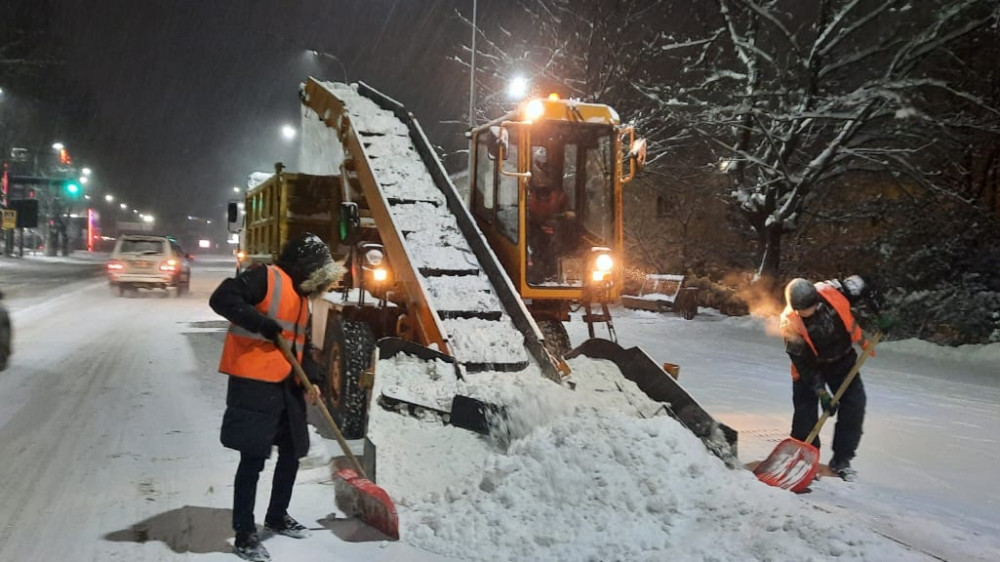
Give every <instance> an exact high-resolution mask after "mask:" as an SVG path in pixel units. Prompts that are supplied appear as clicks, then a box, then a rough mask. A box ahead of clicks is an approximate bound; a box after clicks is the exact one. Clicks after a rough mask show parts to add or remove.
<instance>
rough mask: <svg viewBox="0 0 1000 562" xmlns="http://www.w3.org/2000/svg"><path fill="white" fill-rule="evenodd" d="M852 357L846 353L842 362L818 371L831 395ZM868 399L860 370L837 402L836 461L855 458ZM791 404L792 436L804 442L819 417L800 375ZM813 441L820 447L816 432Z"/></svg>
mask: <svg viewBox="0 0 1000 562" xmlns="http://www.w3.org/2000/svg"><path fill="white" fill-rule="evenodd" d="M855 357H856V355H855V354H854V353H849V354H848V358H846V360H845V361H842V362H838V363H837V364H835V365H831V366H830V367H829V368H826V369H823V370H822V371H821V374H820V376H821V377H822V378H823V381H824V383H825V384H826V386H827V389H828V390H829V392H830V394H831V396H832V395H833V394H835V393H836V392H837V390H838V389H839V388H840V385H841V384H843V382H844V379H845V378H846V377H847V373H848V371H850V369H851V367H852V366H854V358H855ZM867 402H868V399H867V397H866V395H865V385H864V383H863V382H861V373H858V375H857V376H855V377H854V380H853V381H851V385H850V386H848V387H847V390H846V391H844V395H843V396H841V397H840V402H839V403H838V405H839V408H838V410H837V425H836V427H834V430H833V456H834V457H836V458H837V460H838V461H849V460H851V459H853V458H854V455H855V452H856V451H857V449H858V444H859V443H860V442H861V433H862V426H863V425H864V421H865V405H866V404H867ZM792 403H793V405H794V406H795V413H794V414H793V415H792V437H794V438H795V439H798V440H800V441H804V440H805V438H806V437H808V436H809V432H810V431H812V429H813V426H815V425H816V422H817V421H818V420H819V399H818V397H817V396H816V391H815V390H814V388H813V386H812V385H811V384H807V383H805V382H803V381H802V379H801V378H800V379H799V380H797V381H795V382H793V383H792ZM812 444H813V445H814V446H815V447H816V448H817V449H819V448H820V439H819V435H817V436H816V439H814V440H813V443H812Z"/></svg>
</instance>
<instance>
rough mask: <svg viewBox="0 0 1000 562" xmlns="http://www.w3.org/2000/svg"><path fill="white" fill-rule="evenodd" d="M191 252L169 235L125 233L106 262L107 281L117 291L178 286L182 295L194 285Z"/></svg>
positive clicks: (123, 292) (120, 292)
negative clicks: (192, 283) (185, 250)
mask: <svg viewBox="0 0 1000 562" xmlns="http://www.w3.org/2000/svg"><path fill="white" fill-rule="evenodd" d="M192 259H193V257H192V256H191V254H188V253H185V252H184V250H182V249H181V247H180V245H179V244H178V243H177V240H175V239H174V238H172V237H170V236H155V235H149V234H123V235H122V236H119V237H118V239H117V240H116V241H115V249H114V250H113V251H112V252H111V259H110V260H109V261H108V264H107V268H106V271H107V274H108V283H109V284H110V285H111V286H112V287H117V288H118V294H119V295H123V294H125V291H128V290H137V289H171V288H173V289H176V290H177V296H181V295H183V294H184V293H186V292H187V291H188V289H189V288H190V287H191V260H192Z"/></svg>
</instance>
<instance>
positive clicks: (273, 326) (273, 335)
mask: <svg viewBox="0 0 1000 562" xmlns="http://www.w3.org/2000/svg"><path fill="white" fill-rule="evenodd" d="M257 333H259V334H260V335H262V336H264V337H265V338H267V339H268V340H270V341H271V342H272V343H275V344H277V343H278V338H280V337H281V325H280V324H278V322H277V321H276V320H275V319H274V318H269V317H267V316H264V317H262V318H261V321H260V325H259V326H257Z"/></svg>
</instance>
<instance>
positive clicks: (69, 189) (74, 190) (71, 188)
mask: <svg viewBox="0 0 1000 562" xmlns="http://www.w3.org/2000/svg"><path fill="white" fill-rule="evenodd" d="M66 193H69V194H70V195H72V196H74V197H75V196H76V195H78V194H79V193H80V186H79V185H78V184H77V183H76V182H69V183H67V184H66Z"/></svg>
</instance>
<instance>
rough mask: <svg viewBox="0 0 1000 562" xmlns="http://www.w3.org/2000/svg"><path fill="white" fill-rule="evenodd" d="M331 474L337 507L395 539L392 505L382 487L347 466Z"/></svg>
mask: <svg viewBox="0 0 1000 562" xmlns="http://www.w3.org/2000/svg"><path fill="white" fill-rule="evenodd" d="M334 476H335V478H334V483H335V484H334V487H335V489H336V498H337V507H338V508H340V510H341V511H343V512H344V513H346V514H347V515H349V516H352V517H358V518H360V519H361V520H362V521H364V522H365V523H367V524H368V525H371V526H372V527H375V528H376V529H378V530H379V531H382V532H383V533H385V534H386V535H388V536H389V537H390V538H392V539H393V540H399V517H398V516H397V515H396V505H395V504H394V503H392V500H391V499H390V498H389V494H387V493H386V492H385V490H383V489H382V488H380V487H378V486H376V485H375V483H374V482H372V481H371V480H368V479H367V478H362V477H361V476H358V473H357V472H355V471H353V470H351V469H349V468H343V469H340V470H338V471H337V472H336V473H334Z"/></svg>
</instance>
